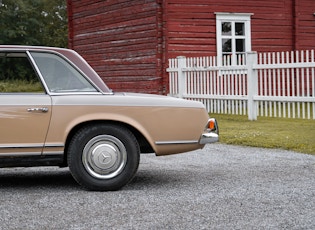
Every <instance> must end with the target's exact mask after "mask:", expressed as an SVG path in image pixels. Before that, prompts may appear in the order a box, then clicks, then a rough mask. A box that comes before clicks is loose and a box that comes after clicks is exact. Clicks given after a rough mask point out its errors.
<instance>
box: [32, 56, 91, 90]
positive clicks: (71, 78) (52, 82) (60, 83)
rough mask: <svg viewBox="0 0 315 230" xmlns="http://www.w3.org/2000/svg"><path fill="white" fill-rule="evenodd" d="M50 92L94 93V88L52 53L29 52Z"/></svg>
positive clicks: (70, 66)
mask: <svg viewBox="0 0 315 230" xmlns="http://www.w3.org/2000/svg"><path fill="white" fill-rule="evenodd" d="M31 55H32V57H33V58H34V60H35V63H36V65H37V67H38V68H39V71H40V72H41V75H42V77H43V78H44V80H45V82H46V85H47V87H48V89H49V91H50V92H53V93H62V92H96V91H97V90H96V89H95V87H94V86H93V85H92V84H91V83H90V82H89V81H88V80H87V79H86V78H85V77H84V76H83V75H82V74H81V73H80V72H79V71H78V70H77V69H76V68H74V67H73V66H72V65H71V64H70V63H69V62H67V61H66V60H65V59H63V58H62V57H60V56H58V55H56V54H53V53H44V52H31Z"/></svg>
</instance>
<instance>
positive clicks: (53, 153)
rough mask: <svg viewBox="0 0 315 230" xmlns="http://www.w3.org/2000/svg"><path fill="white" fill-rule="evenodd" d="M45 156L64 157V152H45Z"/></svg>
mask: <svg viewBox="0 0 315 230" xmlns="http://www.w3.org/2000/svg"><path fill="white" fill-rule="evenodd" d="M43 155H54V156H59V155H63V152H60V151H45V152H43Z"/></svg>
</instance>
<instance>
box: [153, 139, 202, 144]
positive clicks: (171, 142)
mask: <svg viewBox="0 0 315 230" xmlns="http://www.w3.org/2000/svg"><path fill="white" fill-rule="evenodd" d="M198 142H199V141H198V140H187V141H180V140H178V141H156V142H155V144H156V145H178V144H197V143H198Z"/></svg>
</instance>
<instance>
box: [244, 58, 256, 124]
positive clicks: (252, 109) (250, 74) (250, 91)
mask: <svg viewBox="0 0 315 230" xmlns="http://www.w3.org/2000/svg"><path fill="white" fill-rule="evenodd" d="M246 63H247V95H248V103H247V110H248V111H247V112H248V120H250V121H253V120H257V102H255V101H254V96H255V95H257V93H258V74H257V70H256V69H254V68H253V66H254V65H257V52H248V53H247V54H246Z"/></svg>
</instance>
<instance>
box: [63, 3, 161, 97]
mask: <svg viewBox="0 0 315 230" xmlns="http://www.w3.org/2000/svg"><path fill="white" fill-rule="evenodd" d="M68 9H69V11H68V15H69V25H70V26H69V27H70V29H69V47H70V48H73V49H74V50H76V51H77V52H79V53H80V54H81V55H82V56H83V57H84V58H86V60H87V61H88V62H89V63H90V64H91V66H92V67H93V68H94V69H95V70H96V72H97V73H98V74H99V75H100V76H101V77H102V79H103V80H104V81H105V82H106V83H107V84H108V86H109V87H110V88H112V89H113V90H115V91H133V92H147V93H156V94H162V93H163V89H164V88H163V82H162V81H163V79H162V43H161V42H162V40H161V39H162V28H161V25H160V24H161V15H162V14H161V12H160V11H161V7H160V4H159V3H158V1H156V0H146V1H143V0H132V1H130V0H107V1H100V0H81V1H75V0H68Z"/></svg>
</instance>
